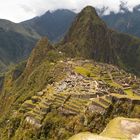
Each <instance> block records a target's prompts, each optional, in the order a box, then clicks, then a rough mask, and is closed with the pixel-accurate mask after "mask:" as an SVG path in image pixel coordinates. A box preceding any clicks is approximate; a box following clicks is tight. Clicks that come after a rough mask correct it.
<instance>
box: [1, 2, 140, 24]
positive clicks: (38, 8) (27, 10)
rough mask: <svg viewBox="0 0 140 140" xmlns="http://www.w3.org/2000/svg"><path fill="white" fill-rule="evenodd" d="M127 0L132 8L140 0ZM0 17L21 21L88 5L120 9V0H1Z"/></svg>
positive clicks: (78, 9)
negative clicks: (45, 13)
mask: <svg viewBox="0 0 140 140" xmlns="http://www.w3.org/2000/svg"><path fill="white" fill-rule="evenodd" d="M122 1H127V2H128V6H129V7H130V8H131V9H132V7H134V6H135V5H137V4H140V0H122ZM0 3H1V4H0V18H4V19H9V20H12V21H14V22H20V21H23V20H26V19H29V18H32V17H34V16H37V15H41V14H43V13H44V12H46V11H47V10H55V9H60V8H64V9H76V10H77V11H80V10H81V9H82V8H83V7H85V6H87V5H92V6H94V7H98V8H100V7H102V6H109V9H110V10H113V11H118V10H119V4H120V0H0Z"/></svg>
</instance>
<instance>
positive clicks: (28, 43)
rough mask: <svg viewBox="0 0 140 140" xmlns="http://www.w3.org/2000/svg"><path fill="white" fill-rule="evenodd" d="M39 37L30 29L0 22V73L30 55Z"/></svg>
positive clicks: (4, 21) (8, 22) (3, 21)
mask: <svg viewBox="0 0 140 140" xmlns="http://www.w3.org/2000/svg"><path fill="white" fill-rule="evenodd" d="M39 38H40V36H39V35H38V34H37V33H36V32H34V31H33V30H32V29H30V28H24V27H23V26H21V25H19V24H16V23H13V22H10V21H7V20H2V19H1V20H0V71H4V70H5V69H6V68H7V66H9V65H10V64H14V63H17V62H19V61H21V60H23V59H25V58H27V56H28V55H29V54H30V52H31V50H32V48H33V46H34V45H35V43H36V41H37V40H38V39H39Z"/></svg>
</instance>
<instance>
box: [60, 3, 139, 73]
mask: <svg viewBox="0 0 140 140" xmlns="http://www.w3.org/2000/svg"><path fill="white" fill-rule="evenodd" d="M61 45H62V47H61V48H62V50H63V51H64V52H66V54H68V56H70V57H76V56H77V57H84V58H91V59H95V60H97V61H101V62H106V63H112V64H116V65H118V66H121V67H122V68H126V69H127V70H128V69H129V70H130V71H133V72H135V73H137V74H138V73H139V70H140V65H139V63H140V59H139V56H140V51H139V50H140V39H139V38H137V37H133V36H130V35H127V34H123V33H119V32H117V31H113V30H111V29H109V28H108V27H107V25H106V24H105V23H104V22H103V21H102V20H101V19H100V18H99V16H98V15H97V13H96V11H95V9H94V8H93V7H91V6H87V7H86V8H84V9H83V10H82V11H81V13H79V14H78V15H77V17H76V19H75V21H74V22H73V24H72V26H71V28H70V29H69V31H68V33H67V34H66V36H65V37H64V39H63V41H62V43H61ZM130 56H131V57H130ZM134 61H135V63H133V62H134Z"/></svg>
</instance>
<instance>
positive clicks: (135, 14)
mask: <svg viewBox="0 0 140 140" xmlns="http://www.w3.org/2000/svg"><path fill="white" fill-rule="evenodd" d="M139 7H140V6H136V7H134V9H133V11H132V12H130V11H129V10H126V9H125V8H124V9H123V8H122V9H123V10H124V11H122V10H121V11H120V12H119V13H117V14H115V13H114V12H111V13H110V14H109V15H106V16H102V15H101V18H102V19H103V20H104V21H105V22H106V23H107V25H108V26H109V27H111V28H112V29H115V30H118V31H120V32H124V33H129V34H132V35H136V36H138V37H140V26H139V24H140V10H139ZM76 15H77V14H76V13H74V12H72V11H70V10H66V9H62V10H56V11H54V12H50V11H47V12H46V13H45V14H44V15H42V16H40V17H35V18H33V19H30V20H27V21H24V22H21V23H18V24H16V23H13V22H11V21H8V20H3V19H1V20H0V71H2V70H4V69H5V68H6V67H7V65H9V64H13V63H17V62H19V61H21V60H23V59H25V58H27V57H28V56H29V54H30V52H31V50H32V49H33V46H34V45H35V43H36V41H37V40H38V39H40V38H41V37H42V36H47V37H48V39H49V40H50V41H53V42H58V41H59V40H61V39H62V38H63V36H64V35H65V34H66V32H67V31H68V29H69V27H70V25H71V24H72V23H73V21H74V19H75V17H76Z"/></svg>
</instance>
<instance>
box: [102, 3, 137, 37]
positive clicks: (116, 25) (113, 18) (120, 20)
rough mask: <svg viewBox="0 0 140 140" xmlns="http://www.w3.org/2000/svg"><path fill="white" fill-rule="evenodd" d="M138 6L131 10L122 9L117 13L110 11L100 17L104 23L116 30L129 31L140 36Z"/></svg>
mask: <svg viewBox="0 0 140 140" xmlns="http://www.w3.org/2000/svg"><path fill="white" fill-rule="evenodd" d="M139 8H140V6H139V5H138V6H136V7H134V9H133V11H129V10H128V11H124V12H119V13H117V14H115V13H111V14H110V15H107V16H103V17H102V19H103V20H104V21H105V22H106V24H107V25H108V26H109V27H110V28H113V29H116V30H118V31H121V32H124V33H129V34H132V35H135V36H138V37H140V27H139V24H140V11H139Z"/></svg>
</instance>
